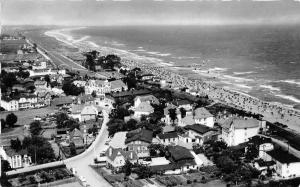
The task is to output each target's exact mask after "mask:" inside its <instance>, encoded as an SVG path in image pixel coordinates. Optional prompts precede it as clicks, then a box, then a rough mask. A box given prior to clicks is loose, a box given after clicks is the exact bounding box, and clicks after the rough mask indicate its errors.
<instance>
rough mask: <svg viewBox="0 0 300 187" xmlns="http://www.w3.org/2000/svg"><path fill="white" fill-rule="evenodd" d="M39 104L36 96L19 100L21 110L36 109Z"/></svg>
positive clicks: (25, 96) (27, 96) (21, 97)
mask: <svg viewBox="0 0 300 187" xmlns="http://www.w3.org/2000/svg"><path fill="white" fill-rule="evenodd" d="M37 103H38V97H37V96H36V95H22V96H20V98H19V109H27V108H35V107H36V105H37Z"/></svg>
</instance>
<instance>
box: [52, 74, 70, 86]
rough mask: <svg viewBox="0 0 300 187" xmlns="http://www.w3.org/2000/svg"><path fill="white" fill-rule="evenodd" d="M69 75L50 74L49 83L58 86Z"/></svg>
mask: <svg viewBox="0 0 300 187" xmlns="http://www.w3.org/2000/svg"><path fill="white" fill-rule="evenodd" d="M69 76H70V75H68V74H65V75H62V74H52V75H50V81H51V82H57V83H58V84H62V83H63V81H64V80H65V78H67V77H69Z"/></svg>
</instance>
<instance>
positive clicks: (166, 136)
mask: <svg viewBox="0 0 300 187" xmlns="http://www.w3.org/2000/svg"><path fill="white" fill-rule="evenodd" d="M157 139H158V140H159V141H160V143H161V144H163V145H177V144H178V141H179V136H178V133H177V132H169V133H163V134H158V135H157Z"/></svg>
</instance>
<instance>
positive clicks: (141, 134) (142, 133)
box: [125, 129, 153, 144]
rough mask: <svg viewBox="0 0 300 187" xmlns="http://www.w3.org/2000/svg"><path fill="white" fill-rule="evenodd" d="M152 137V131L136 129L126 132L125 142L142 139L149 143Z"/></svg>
mask: <svg viewBox="0 0 300 187" xmlns="http://www.w3.org/2000/svg"><path fill="white" fill-rule="evenodd" d="M152 138H153V133H152V131H149V130H146V129H137V130H133V131H130V132H128V133H127V134H126V140H125V144H128V143H130V142H132V141H137V140H138V141H143V142H147V143H151V142H152Z"/></svg>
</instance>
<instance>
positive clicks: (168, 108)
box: [161, 104, 181, 125]
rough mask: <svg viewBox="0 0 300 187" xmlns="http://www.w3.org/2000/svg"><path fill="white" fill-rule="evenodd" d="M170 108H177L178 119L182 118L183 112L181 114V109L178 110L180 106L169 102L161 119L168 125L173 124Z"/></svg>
mask: <svg viewBox="0 0 300 187" xmlns="http://www.w3.org/2000/svg"><path fill="white" fill-rule="evenodd" d="M170 109H175V110H176V114H177V120H178V119H179V118H181V114H180V111H179V110H178V108H177V107H176V106H175V105H173V104H169V105H167V107H166V108H164V118H162V119H161V120H162V121H163V122H164V123H166V124H167V125H170V124H173V121H172V119H171V118H170V115H169V113H170V112H169V110H170ZM174 123H175V121H174Z"/></svg>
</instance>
